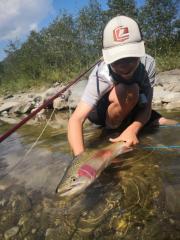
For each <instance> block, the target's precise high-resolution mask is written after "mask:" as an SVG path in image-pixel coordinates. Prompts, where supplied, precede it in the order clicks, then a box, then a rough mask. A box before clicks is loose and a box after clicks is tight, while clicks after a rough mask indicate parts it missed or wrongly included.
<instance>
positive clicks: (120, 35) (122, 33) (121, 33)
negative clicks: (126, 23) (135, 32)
mask: <svg viewBox="0 0 180 240" xmlns="http://www.w3.org/2000/svg"><path fill="white" fill-rule="evenodd" d="M113 36H114V41H117V42H124V41H125V40H127V39H129V29H128V27H122V26H120V27H117V28H115V29H114V30H113Z"/></svg>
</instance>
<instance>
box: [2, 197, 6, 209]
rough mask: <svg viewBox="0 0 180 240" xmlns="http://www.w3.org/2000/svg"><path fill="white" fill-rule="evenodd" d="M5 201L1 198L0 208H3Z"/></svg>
mask: <svg viewBox="0 0 180 240" xmlns="http://www.w3.org/2000/svg"><path fill="white" fill-rule="evenodd" d="M6 203H7V201H6V200H5V199H4V198H3V199H1V200H0V208H3V207H4V206H5V205H6Z"/></svg>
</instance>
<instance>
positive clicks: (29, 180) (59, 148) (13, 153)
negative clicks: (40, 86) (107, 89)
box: [0, 111, 180, 240]
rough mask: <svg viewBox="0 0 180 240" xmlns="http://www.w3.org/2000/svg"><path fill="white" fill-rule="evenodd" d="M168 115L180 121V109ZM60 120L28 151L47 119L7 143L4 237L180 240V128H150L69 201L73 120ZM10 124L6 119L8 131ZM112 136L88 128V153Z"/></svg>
mask: <svg viewBox="0 0 180 240" xmlns="http://www.w3.org/2000/svg"><path fill="white" fill-rule="evenodd" d="M164 115H165V116H167V117H171V118H174V119H177V120H178V121H179V119H180V112H178V111H173V112H169V113H168V112H164ZM56 118H57V116H56ZM58 118H59V119H61V118H62V119H63V121H64V123H65V124H61V125H58V124H56V127H55V124H54V123H53V121H52V123H51V124H50V125H49V126H48V127H47V128H46V130H45V132H44V133H43V135H42V136H41V138H40V140H39V141H38V143H37V144H36V145H35V147H34V148H33V149H32V150H31V151H30V152H29V153H28V154H27V151H29V149H30V148H31V146H32V144H33V143H34V142H35V140H36V139H37V137H38V136H39V135H40V134H41V132H42V129H43V127H44V125H43V124H40V125H35V126H31V125H26V126H23V127H22V128H21V129H19V130H18V131H17V132H16V133H14V134H13V135H11V136H10V137H9V138H8V139H6V140H5V141H4V142H2V143H1V144H0V239H2V240H3V239H14V240H15V239H16V240H21V239H23V240H41V239H42V240H44V239H45V240H68V239H77V240H80V239H91V240H92V239H98V240H109V239H110V240H111V239H115V240H116V239H123V240H135V239H137V240H152V239H153V240H171V239H172V240H176V239H180V200H179V199H180V171H179V170H180V147H179V146H180V137H179V136H180V126H179V125H178V126H168V127H160V128H153V129H145V130H144V131H143V132H142V134H141V136H140V140H141V144H140V145H139V146H138V147H137V148H136V149H134V150H133V151H132V152H129V153H126V154H124V155H122V156H120V157H118V158H117V159H116V161H115V162H114V163H113V164H112V165H111V166H110V167H108V168H107V169H106V170H105V171H104V172H103V173H102V174H101V176H100V177H99V179H97V181H96V182H95V183H94V184H93V185H92V186H90V187H89V188H88V189H87V190H86V191H85V192H84V193H82V194H81V195H80V196H78V197H76V198H74V199H72V200H70V201H64V200H62V199H59V197H58V195H56V193H55V189H56V186H57V185H58V183H59V181H60V180H61V178H62V176H63V173H64V171H65V169H66V167H67V166H68V164H69V163H70V161H71V158H72V154H71V151H70V148H69V145H68V142H67V137H66V126H65V125H66V123H67V118H66V117H65V116H64V115H61V114H60V115H58ZM10 127H12V126H11V125H8V124H5V123H0V133H1V134H2V133H3V132H4V131H5V130H7V129H9V128H10ZM113 134H114V133H113ZM110 136H112V133H108V132H107V131H104V130H102V129H97V128H95V127H94V126H91V125H87V126H86V127H85V143H86V146H87V149H88V151H94V150H98V149H101V148H102V147H104V146H105V145H107V142H108V138H109V137H110ZM167 146H169V148H168V147H167ZM146 147H149V148H146Z"/></svg>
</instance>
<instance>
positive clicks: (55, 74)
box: [0, 0, 180, 92]
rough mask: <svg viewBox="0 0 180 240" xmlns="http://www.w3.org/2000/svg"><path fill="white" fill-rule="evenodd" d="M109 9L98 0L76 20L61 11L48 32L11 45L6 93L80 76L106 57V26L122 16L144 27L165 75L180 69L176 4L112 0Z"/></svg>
mask: <svg viewBox="0 0 180 240" xmlns="http://www.w3.org/2000/svg"><path fill="white" fill-rule="evenodd" d="M107 5H108V9H107V10H102V8H101V6H100V4H99V3H98V1H97V0H90V1H89V4H88V5H87V6H86V7H84V8H82V9H81V10H80V11H79V14H78V15H77V16H76V17H73V16H72V15H70V14H68V13H67V12H60V13H59V15H58V17H57V18H56V19H55V20H54V21H53V22H52V23H51V24H50V25H49V26H48V27H47V28H45V29H42V30H41V31H40V32H36V31H31V32H30V34H29V36H28V38H27V40H26V41H25V42H24V43H23V44H20V42H19V41H18V40H16V41H14V42H13V41H10V42H9V44H8V46H7V47H6V49H5V51H6V53H7V57H6V58H5V59H4V60H3V61H2V62H0V89H1V91H11V92H12V91H18V90H24V89H27V88H30V87H32V86H33V87H38V86H41V85H50V84H51V83H52V82H57V81H58V82H64V83H65V82H67V81H69V80H70V79H73V78H75V77H76V76H77V75H79V73H80V72H82V71H83V70H84V69H86V68H87V67H88V66H89V65H90V64H91V63H93V62H94V61H95V60H96V59H98V58H99V57H100V56H101V48H102V31H103V28H104V26H105V24H106V23H107V21H108V20H109V19H110V18H112V17H114V16H116V15H117V14H122V15H123V14H124V15H127V16H130V17H132V18H134V19H135V20H137V21H138V22H139V23H140V26H141V27H142V30H143V33H144V38H145V44H146V50H147V52H148V53H150V54H151V55H153V56H154V57H155V58H156V60H157V63H158V69H159V70H160V71H161V70H163V71H164V70H169V69H172V68H179V67H180V63H179V55H178V54H179V52H180V51H179V50H180V49H179V42H180V41H179V36H180V34H179V33H180V32H179V26H180V25H179V22H180V19H178V18H177V11H178V6H177V1H176V0H146V1H145V4H144V5H143V6H142V7H140V8H137V6H136V3H135V1H134V0H108V1H107Z"/></svg>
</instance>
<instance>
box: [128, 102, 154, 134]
mask: <svg viewBox="0 0 180 240" xmlns="http://www.w3.org/2000/svg"><path fill="white" fill-rule="evenodd" d="M150 116H151V104H149V105H148V106H147V107H146V108H144V109H141V110H140V112H138V114H137V115H136V117H135V120H134V122H133V123H132V124H131V125H130V126H129V127H130V128H131V129H132V131H134V132H135V133H136V134H138V132H139V131H140V129H141V128H142V127H143V126H144V125H145V124H146V123H147V122H148V120H149V118H150Z"/></svg>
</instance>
